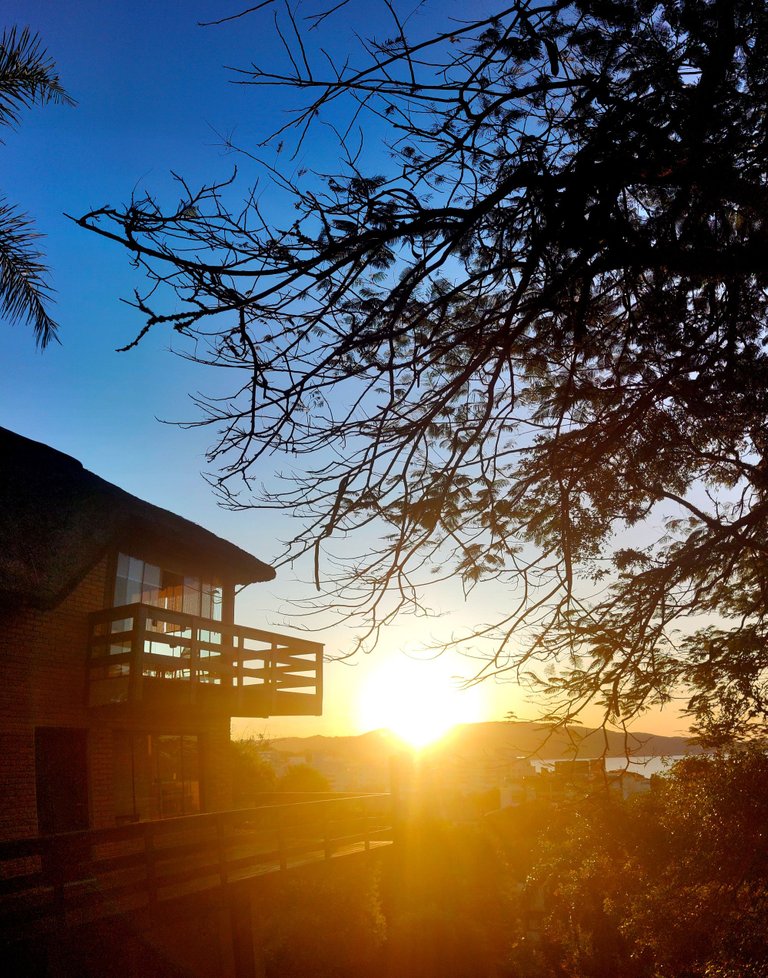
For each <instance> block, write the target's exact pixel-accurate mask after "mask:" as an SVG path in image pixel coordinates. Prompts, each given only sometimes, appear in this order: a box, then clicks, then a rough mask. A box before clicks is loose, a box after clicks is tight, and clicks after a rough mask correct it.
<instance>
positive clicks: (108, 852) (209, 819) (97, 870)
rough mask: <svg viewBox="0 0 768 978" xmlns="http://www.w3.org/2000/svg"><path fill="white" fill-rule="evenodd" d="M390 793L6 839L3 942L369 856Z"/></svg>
mask: <svg viewBox="0 0 768 978" xmlns="http://www.w3.org/2000/svg"><path fill="white" fill-rule="evenodd" d="M392 840H393V828H392V812H391V799H390V796H389V795H383V794H378V795H356V796H351V795H347V796H336V797H327V796H326V797H324V798H323V799H322V800H320V801H311V802H302V803H298V804H296V803H293V804H278V805H273V804H272V805H267V806H263V807H260V808H252V809H244V810H240V811H230V812H212V813H210V814H205V815H189V816H186V817H184V818H169V819H164V820H163V821H159V822H139V823H135V824H133V825H126V826H120V827H118V828H105V829H92V830H89V831H86V832H67V833H65V834H62V835H52V836H37V837H35V838H29V839H17V840H13V841H7V842H0V941H1V940H2V939H3V938H9V937H12V938H13V939H19V938H20V937H22V936H24V935H25V934H27V935H29V934H32V935H34V934H35V933H40V932H41V931H42V932H44V931H45V930H46V929H49V928H50V927H51V926H53V925H54V924H56V923H69V924H78V923H85V922H87V921H88V920H93V919H97V918H99V917H103V916H106V915H111V914H116V913H125V912H128V911H133V910H140V909H142V908H145V907H150V908H151V907H154V906H156V905H157V904H158V903H160V902H164V901H166V900H172V899H175V898H179V897H184V896H188V895H189V894H192V893H201V892H205V891H210V890H214V889H216V888H220V887H232V886H238V885H247V883H248V881H249V880H252V879H254V878H255V877H257V876H264V875H266V874H269V873H276V872H280V871H285V870H287V869H296V868H298V867H300V866H305V865H307V864H311V863H317V862H319V861H323V860H328V859H333V858H338V857H341V856H349V855H353V854H355V853H362V852H367V851H369V850H371V849H374V848H378V847H380V846H382V845H390V844H391V843H392Z"/></svg>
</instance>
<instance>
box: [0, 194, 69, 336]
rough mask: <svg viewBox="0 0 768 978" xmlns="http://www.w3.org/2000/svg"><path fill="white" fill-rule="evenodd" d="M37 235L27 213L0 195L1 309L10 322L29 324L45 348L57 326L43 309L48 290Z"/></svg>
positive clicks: (47, 297) (38, 235)
mask: <svg viewBox="0 0 768 978" xmlns="http://www.w3.org/2000/svg"><path fill="white" fill-rule="evenodd" d="M40 237H41V235H40V234H39V232H37V231H35V228H34V225H33V223H32V221H31V220H30V218H29V217H28V216H27V215H26V214H24V213H22V212H21V211H19V210H18V209H17V208H16V207H14V206H13V205H12V204H9V203H8V202H7V201H6V200H5V199H4V198H0V312H1V313H2V314H4V315H5V316H6V317H7V318H8V320H9V321H10V322H11V324H16V323H19V322H26V323H28V324H29V325H30V326H31V327H32V330H33V332H34V335H35V341H36V343H37V345H38V346H39V347H41V348H44V347H46V346H47V345H48V344H49V343H50V342H51V341H52V340H56V342H58V341H59V340H58V336H57V335H56V331H57V329H58V326H57V324H56V322H54V320H53V319H52V318H51V317H50V316H49V315H48V313H47V311H46V308H45V302H46V300H48V299H50V289H49V286H48V283H47V282H46V279H45V276H46V272H47V269H46V267H45V265H44V264H43V263H42V261H41V259H42V257H43V256H42V254H41V252H40V251H38V249H37V247H36V245H35V242H36V241H37V239H38V238H40Z"/></svg>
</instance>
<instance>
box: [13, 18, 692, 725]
mask: <svg viewBox="0 0 768 978" xmlns="http://www.w3.org/2000/svg"><path fill="white" fill-rule="evenodd" d="M446 2H447V0H446ZM244 6H247V4H245V5H244V4H241V3H238V2H236V0H234V2H233V0H183V2H181V0H164V2H160V3H158V2H157V0H134V2H132V3H118V2H114V0H113V2H110V0H47V2H45V0H4V3H3V7H2V21H3V23H2V25H0V26H8V27H10V26H14V25H16V26H19V27H22V26H25V25H28V26H29V27H30V28H31V29H32V30H33V31H37V32H38V33H39V34H40V36H41V39H42V41H43V44H44V46H45V47H46V49H47V51H48V53H49V55H50V56H51V57H52V58H53V59H54V60H55V62H56V65H57V70H58V73H59V76H60V79H61V82H62V84H63V85H64V87H65V88H66V90H67V91H68V93H69V94H70V95H71V96H72V97H73V98H74V99H75V100H76V102H77V106H76V107H74V108H70V107H66V106H56V105H49V106H46V107H42V108H41V107H37V108H35V109H33V110H31V111H27V112H25V113H24V116H23V119H22V122H21V125H20V126H19V128H18V129H16V130H14V131H11V130H7V131H6V132H5V133H3V136H2V138H3V141H4V142H3V143H2V144H0V174H1V176H0V194H2V195H5V196H6V197H7V198H8V200H9V201H12V202H14V203H16V204H18V205H19V206H20V207H21V208H22V209H23V210H25V211H27V212H28V213H29V214H30V216H31V217H32V218H33V219H34V221H35V223H36V225H37V227H38V229H39V230H40V231H41V232H43V233H44V234H45V237H44V238H43V239H41V246H42V247H43V248H44V250H45V254H46V260H47V263H48V266H49V268H50V271H51V274H50V281H51V284H52V287H53V289H54V290H55V300H56V301H55V306H54V307H53V309H52V312H53V315H54V317H55V318H56V319H57V321H58V322H59V324H60V336H61V344H60V345H51V346H49V347H48V349H46V350H45V351H44V352H42V353H41V352H40V351H38V350H36V348H35V346H34V343H33V340H32V334H31V330H29V329H26V328H24V327H22V326H16V327H14V328H9V327H8V326H7V325H6V324H5V323H2V324H0V425H2V426H4V427H7V428H10V429H12V430H14V431H17V432H19V433H21V434H23V435H26V436H27V437H30V438H33V439H36V440H39V441H43V442H45V443H47V444H50V445H52V446H53V447H55V448H57V449H59V450H61V451H64V452H66V453H68V454H70V455H73V456H74V457H76V458H78V459H80V461H81V462H82V463H83V464H84V465H85V467H86V468H88V469H90V470H92V471H94V472H96V473H98V474H99V475H100V476H102V477H103V478H106V479H108V480H110V481H111V482H114V483H116V484H117V485H119V486H121V487H122V488H124V489H126V490H127V491H129V492H132V493H134V494H135V495H137V496H140V497H141V498H143V499H146V500H148V501H150V502H152V503H155V504H156V505H159V506H163V507H165V508H167V509H170V510H173V511H174V512H177V513H180V514H181V515H183V516H185V517H187V518H189V519H192V520H194V521H195V522H197V523H200V524H201V525H203V526H205V527H207V528H208V529H210V530H212V531H213V532H215V533H217V534H219V535H220V536H223V537H225V538H227V539H229V540H232V541H233V542H235V543H237V544H238V545H239V546H241V547H242V548H244V549H245V550H248V551H250V552H252V553H254V554H256V555H257V556H258V557H260V558H262V559H264V560H270V558H274V557H275V556H276V555H277V553H278V552H279V550H280V539H281V536H282V537H283V538H284V537H286V536H287V535H288V533H289V532H290V529H291V528H290V527H289V526H288V525H287V522H281V521H280V520H276V518H275V516H274V514H269V513H258V512H252V513H233V512H229V511H226V510H224V509H222V508H220V507H219V506H218V505H217V503H216V499H215V498H214V495H213V493H212V491H211V489H210V486H209V485H208V483H207V482H206V481H205V480H204V478H203V475H202V473H203V472H204V471H205V470H206V463H205V458H204V453H205V450H206V448H207V447H208V446H209V445H210V443H211V440H212V439H211V433H210V432H209V431H207V430H206V429H201V428H191V429H190V428H182V427H179V426H178V425H176V424H169V423H167V422H173V421H189V420H195V419H196V417H197V414H196V410H195V408H194V406H193V404H192V403H191V400H190V395H194V394H195V393H196V392H198V391H203V392H205V393H212V392H215V391H216V390H217V389H218V388H217V384H219V383H220V381H219V378H218V377H213V376H211V375H210V372H206V370H205V368H201V367H199V366H196V365H194V364H190V363H188V362H186V361H184V360H183V359H181V358H180V357H179V356H177V355H175V354H174V352H173V350H174V349H178V345H179V344H178V341H176V340H174V337H172V336H169V335H168V334H166V333H162V332H160V331H155V332H152V333H150V334H149V335H148V336H147V337H146V338H145V339H144V340H143V341H142V343H141V344H140V345H139V346H138V347H137V348H136V349H134V350H132V351H130V352H128V353H118V352H116V348H118V347H120V346H123V345H125V344H126V343H127V342H130V341H131V340H132V339H133V337H134V336H135V334H136V333H137V332H138V330H139V329H140V328H141V325H142V321H141V319H140V315H139V313H137V312H136V311H135V310H133V309H131V308H130V306H129V305H127V304H126V303H125V302H124V301H121V300H122V299H125V298H130V297H131V295H132V293H133V290H134V289H135V288H141V286H142V284H143V279H142V278H141V276H140V275H139V274H138V273H137V272H135V271H134V270H133V269H132V268H131V267H130V264H129V262H128V260H127V255H126V254H125V253H124V252H123V251H122V250H121V249H119V248H118V247H117V246H110V245H109V244H108V243H107V242H105V241H104V240H102V239H101V238H99V237H97V236H96V235H93V234H89V233H87V232H85V231H83V230H81V229H80V228H78V227H77V226H76V225H75V224H74V223H73V221H71V220H70V219H68V218H67V217H66V216H65V215H67V214H69V215H72V216H80V215H81V214H83V213H85V212H87V211H89V210H91V209H92V208H95V207H98V206H101V205H104V204H107V203H112V204H122V203H124V202H126V201H127V200H129V199H130V197H131V195H132V194H133V193H136V192H139V193H140V192H141V191H142V190H144V189H146V190H151V191H152V192H153V193H157V194H161V195H167V196H168V198H169V199H171V200H175V199H177V198H178V197H180V194H178V192H177V191H176V190H175V187H174V184H173V179H172V176H171V174H172V173H173V172H176V173H179V174H181V175H183V176H184V177H185V178H186V179H187V180H188V181H189V182H190V183H192V184H196V183H200V182H203V181H210V180H215V179H223V178H226V177H228V176H229V175H230V174H231V173H232V170H233V166H234V164H235V162H236V161H235V159H234V158H233V156H232V154H231V153H230V152H228V150H227V149H226V147H225V146H224V139H225V138H231V139H233V140H234V141H236V142H237V143H239V144H241V145H245V146H248V145H255V144H256V143H257V142H259V141H260V140H262V139H264V138H265V137H266V136H267V135H268V134H269V133H270V132H272V131H273V130H274V129H276V128H277V127H279V126H280V125H282V123H283V122H284V121H285V119H286V114H285V112H286V104H285V102H284V101H283V102H281V100H280V97H279V96H278V95H277V94H276V95H275V97H274V98H266V97H265V95H264V92H263V91H262V90H260V89H254V88H250V87H246V86H242V85H237V84H235V83H234V79H235V78H236V77H237V76H236V75H235V74H234V73H233V72H232V71H231V70H228V68H229V69H231V68H232V67H247V66H248V65H250V64H251V63H254V62H256V63H261V62H263V61H264V60H269V59H270V58H274V57H275V56H276V51H277V52H278V53H279V49H278V45H277V41H276V39H275V34H274V30H273V29H272V24H271V15H270V13H269V12H268V11H266V12H264V11H262V12H261V13H258V14H254V15H250V16H248V17H242V18H239V19H236V20H232V21H229V22H227V23H224V24H220V25H218V26H200V23H201V22H206V21H211V20H215V19H217V18H222V17H226V16H228V15H230V14H234V13H237V12H238V11H240V10H242V9H243V7H244ZM414 6H415V4H414ZM454 6H455V7H457V9H461V8H462V6H463V5H458V6H457V5H456V4H454ZM306 9H307V8H306V7H301V6H300V8H299V13H300V14H301V13H303V12H304V11H306ZM463 9H464V10H466V6H463ZM416 16H423V17H427V16H429V14H428V13H425V12H419V13H417V15H416ZM381 18H382V13H381V5H380V4H379V3H377V2H375V0H353V2H352V4H350V5H349V9H348V11H347V12H346V14H345V23H346V25H347V27H348V31H349V33H348V34H345V33H344V31H342V30H339V31H338V33H337V35H336V36H335V43H336V44H337V47H338V50H345V45H350V46H351V45H352V44H353V43H354V42H353V40H352V32H353V31H354V30H358V31H362V32H365V31H370V30H374V31H375V30H377V29H379V30H381V31H387V30H388V29H389V24H388V23H387V22H384V21H382V20H381ZM324 152H330V149H328V148H327V147H325V146H324V145H323V142H322V138H320V140H319V141H318V140H313V141H312V143H311V145H310V146H307V147H306V148H305V150H304V154H305V155H304V157H300V158H298V159H297V160H296V161H295V166H296V167H297V168H298V167H300V166H301V165H302V164H305V163H309V164H312V165H316V164H317V162H318V159H321V158H322V154H323V153H324ZM239 165H240V167H241V174H240V178H239V179H240V182H239V184H238V186H241V187H242V188H243V191H245V189H246V188H247V187H248V185H249V177H251V179H252V174H248V173H247V172H242V162H240V164H239ZM308 574H309V571H308V570H305V571H304V576H308ZM301 578H302V569H301V568H299V569H297V571H296V572H295V573H291V571H289V570H283V571H281V573H280V575H279V577H278V579H277V580H276V581H275V582H272V583H270V584H267V585H264V584H261V585H254V586H252V587H250V588H248V589H247V590H246V591H245V592H244V593H243V594H242V595H241V596H240V598H239V599H238V607H237V619H238V621H240V622H242V623H244V624H250V625H254V626H257V627H258V626H261V627H267V628H272V629H274V630H280V631H292V630H294V629H295V626H296V620H295V618H294V619H293V621H292V606H291V604H290V602H291V601H292V600H294V599H295V598H296V597H297V595H299V594H301V593H303V585H302V583H301ZM438 597H439V596H438ZM503 600H504V597H503V595H491V596H490V597H489V601H491V602H492V601H496V602H501V603H502V604H503ZM439 604H442V606H443V609H442V610H443V613H442V614H438V615H437V616H436V617H434V618H432V619H430V620H428V621H423V620H417V621H414V620H408V621H404V622H403V623H402V624H401V625H400V626H399V627H397V628H393V629H391V630H390V631H389V632H388V633H387V635H386V636H385V638H384V639H383V641H382V643H381V645H380V647H379V648H378V649H377V650H376V651H375V652H374V653H372V654H371V655H369V656H358V657H355V658H353V659H351V660H347V661H344V662H342V661H334V662H330V663H329V664H328V665H327V666H326V675H325V691H326V693H325V709H324V716H323V717H322V718H270V719H268V720H249V721H242V722H236V724H235V725H234V727H233V729H234V732H235V733H236V734H245V735H248V734H252V735H260V734H264V735H265V736H267V737H270V738H275V737H279V736H286V735H299V736H305V735H310V734H316V733H323V734H328V735H338V734H346V733H357V732H362V731H365V730H367V729H372V728H376V727H379V726H386V725H388V724H389V723H391V722H393V718H396V717H400V718H401V719H402V720H404V721H406V722H407V721H408V719H409V718H412V717H413V715H414V714H416V713H418V712H419V710H421V711H422V712H423V713H425V714H426V713H427V712H429V709H431V710H432V713H433V714H438V713H440V714H441V715H443V716H451V717H453V718H455V720H457V721H468V720H480V719H484V720H502V719H504V718H505V717H506V716H507V714H508V713H510V712H514V713H515V714H516V715H518V716H520V717H522V718H525V717H529V716H530V717H534V716H536V709H535V707H530V706H528V705H526V703H525V701H524V699H523V697H522V694H521V693H520V691H519V689H518V688H517V686H516V685H515V683H514V682H511V681H509V680H507V681H503V680H502V681H496V682H486V683H483V684H481V685H480V686H475V687H473V688H471V689H468V690H459V689H457V688H456V682H455V677H465V678H466V677H468V676H471V675H472V672H473V669H474V667H475V665H476V664H475V663H473V662H472V661H468V660H466V659H463V658H461V657H459V656H456V657H454V658H449V657H448V656H446V655H444V656H442V657H440V658H438V659H433V658H431V657H426V658H425V657H424V655H423V654H422V653H420V652H419V649H420V647H421V646H423V645H424V644H425V643H427V642H429V640H430V638H433V637H436V638H440V637H442V638H448V637H450V635H451V633H452V632H453V631H454V630H455V629H457V628H459V629H460V628H462V627H466V626H467V625H468V624H471V623H470V622H468V621H467V620H466V619H465V618H463V617H462V615H463V610H462V607H461V602H460V601H459V602H457V600H456V595H455V594H454V593H452V592H450V593H449V592H446V593H445V594H444V595H443V599H442V602H439ZM448 608H450V613H448V611H446V610H445V609H448ZM438 610H440V608H439V607H438ZM490 610H492V609H490V608H489V611H490ZM353 634H354V632H353V631H352V630H351V629H350V628H349V627H345V626H343V625H335V626H333V627H329V628H327V629H326V630H324V631H323V632H322V634H320V635H319V636H313V637H315V638H316V639H317V640H319V641H323V642H324V643H325V645H326V651H327V652H328V653H330V655H331V656H332V657H335V656H338V655H339V654H343V653H344V652H345V651H346V650H347V649H349V647H350V644H351V639H352V636H353ZM427 704H429V706H428V705H427ZM585 720H587V721H589V717H588V716H587V717H585ZM640 729H644V730H653V731H654V732H657V733H681V732H684V724H683V723H682V721H681V720H680V719H679V718H678V716H677V715H676V713H675V712H674V711H668V712H667V713H664V714H658V713H654V714H649V715H648V716H647V717H645V718H644V719H643V721H642V723H641V724H640Z"/></svg>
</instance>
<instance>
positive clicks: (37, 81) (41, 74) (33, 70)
mask: <svg viewBox="0 0 768 978" xmlns="http://www.w3.org/2000/svg"><path fill="white" fill-rule="evenodd" d="M49 102H63V103H65V104H67V105H74V102H73V101H72V99H71V98H70V97H69V95H67V93H66V92H65V91H64V89H63V88H62V86H61V83H60V82H59V78H58V75H57V74H56V68H55V65H54V63H53V61H52V60H51V59H50V58H49V57H48V55H47V54H46V52H45V50H44V49H43V47H42V45H41V42H40V38H39V37H38V36H37V35H36V34H32V33H31V32H30V30H29V28H26V27H25V28H24V29H23V30H21V31H19V30H17V28H15V27H13V28H11V29H10V30H5V31H3V34H2V36H0V126H12V127H13V126H17V125H18V124H19V122H20V119H21V112H22V110H23V109H27V108H31V107H32V106H33V105H45V104H47V103H49ZM39 237H40V235H39V233H38V232H37V231H35V227H34V224H33V223H32V221H31V220H30V218H29V217H28V216H27V215H26V214H24V213H23V212H22V211H20V210H19V208H18V207H17V206H16V205H15V204H12V203H9V202H8V200H7V199H6V197H5V196H3V195H0V312H2V313H3V315H5V316H7V317H8V320H9V322H11V323H19V322H26V323H28V324H29V325H30V326H31V327H32V331H33V333H34V336H35V341H36V342H37V345H38V346H39V347H45V346H47V345H48V343H50V342H51V340H54V339H56V331H57V328H58V327H57V324H56V323H55V322H54V320H53V319H52V318H51V315H50V314H49V312H48V308H47V307H48V303H49V300H50V293H49V288H48V284H47V281H46V272H47V269H46V267H45V265H44V264H43V260H42V259H43V256H42V254H41V252H40V251H39V249H38V247H37V244H36V241H37V239H38V238H39Z"/></svg>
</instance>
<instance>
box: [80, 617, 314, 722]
mask: <svg viewBox="0 0 768 978" xmlns="http://www.w3.org/2000/svg"><path fill="white" fill-rule="evenodd" d="M88 672H89V684H88V705H89V706H91V707H94V708H103V709H107V708H109V709H116V708H120V707H121V706H122V707H123V708H130V709H133V710H136V709H141V710H145V711H152V710H153V709H157V710H166V711H167V710H168V709H173V708H174V707H178V708H186V707H194V708H195V709H196V710H200V711H205V712H211V713H220V714H226V715H228V716H244V717H267V716H307V715H309V716H319V715H320V713H321V712H322V701H323V687H322V682H323V646H322V645H320V644H319V643H317V642H310V641H307V640H306V639H302V638H293V637H289V636H287V635H280V634H278V633H276V632H268V631H264V630H262V629H259V628H249V627H247V626H245V625H237V624H235V625H226V624H224V623H223V622H220V621H213V620H211V619H207V618H198V617H196V616H195V615H187V614H183V613H181V612H177V611H167V610H165V609H163V608H155V607H153V606H150V605H143V604H131V605H124V606H122V607H119V608H106V609H104V610H103V611H97V612H95V613H94V614H92V615H91V619H90V638H89V643H88Z"/></svg>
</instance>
